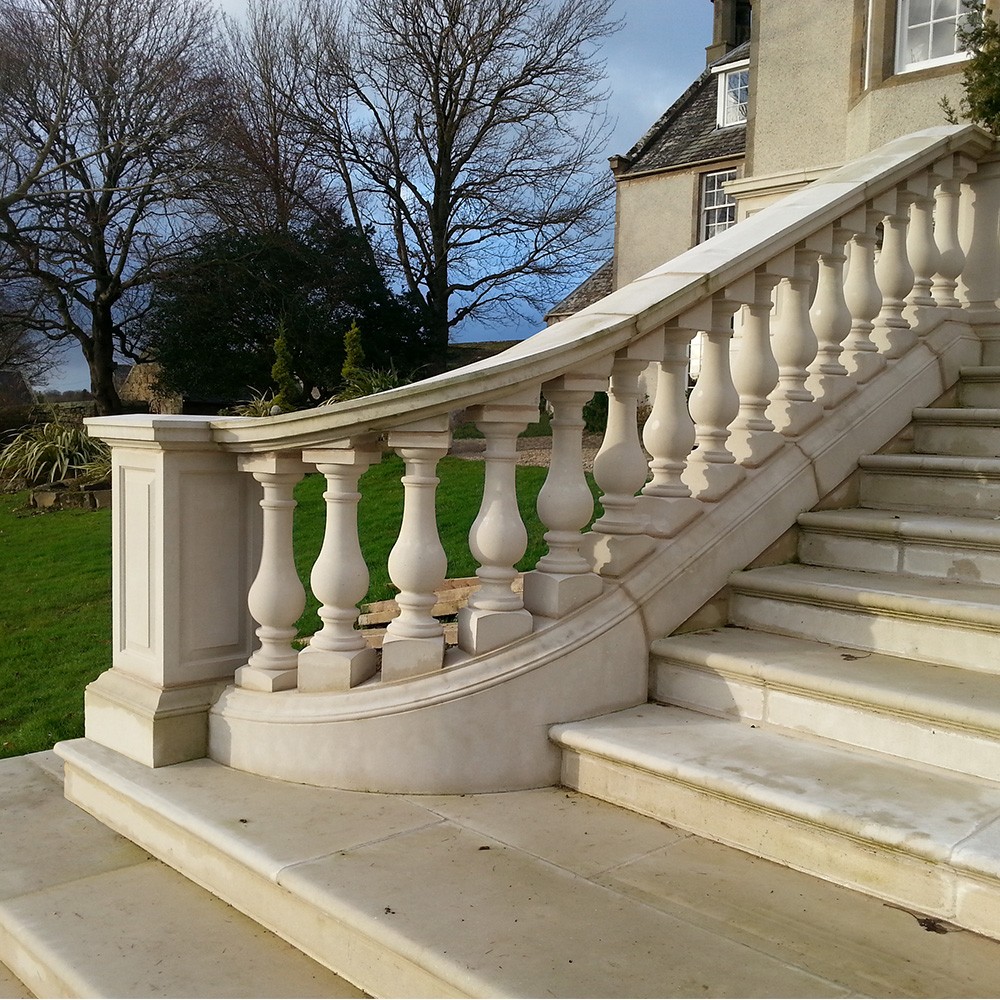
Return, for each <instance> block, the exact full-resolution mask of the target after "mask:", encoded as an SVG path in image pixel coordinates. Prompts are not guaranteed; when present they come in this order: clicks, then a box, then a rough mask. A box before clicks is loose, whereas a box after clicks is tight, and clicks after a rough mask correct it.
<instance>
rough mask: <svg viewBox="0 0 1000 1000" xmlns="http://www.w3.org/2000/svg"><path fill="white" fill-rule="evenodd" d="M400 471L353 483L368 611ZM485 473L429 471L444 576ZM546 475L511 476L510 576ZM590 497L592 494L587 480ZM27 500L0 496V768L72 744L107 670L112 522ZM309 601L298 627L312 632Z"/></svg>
mask: <svg viewBox="0 0 1000 1000" xmlns="http://www.w3.org/2000/svg"><path fill="white" fill-rule="evenodd" d="M402 472H403V463H402V461H401V460H400V459H399V458H398V457H396V456H394V455H390V456H387V457H386V458H385V460H384V461H383V462H382V463H381V464H380V465H378V466H376V467H374V468H372V469H371V470H369V471H368V472H367V473H366V474H365V476H364V478H363V479H362V481H361V492H362V500H361V504H360V507H359V522H360V532H361V540H362V549H363V551H364V553H365V559H366V561H367V562H368V565H369V568H370V570H371V589H370V590H369V593H368V598H367V600H369V601H375V600H384V599H386V598H389V597H391V596H392V595H393V593H394V591H393V589H392V586H391V584H390V583H389V580H388V577H387V574H386V561H387V559H388V555H389V550H390V549H391V548H392V545H393V543H394V542H395V540H396V535H397V533H398V531H399V523H400V520H401V518H402V504H403V487H402V485H401V483H400V482H399V479H400V476H401V475H402ZM483 472H484V465H483V463H482V462H478V461H464V460H462V459H458V458H451V457H449V458H445V459H443V460H442V462H441V463H440V465H439V467H438V473H439V476H440V478H441V485H440V486H439V487H438V529H439V531H440V534H441V540H442V543H443V544H444V547H445V551H446V552H447V553H448V576H449V577H462V576H471V575H473V574H474V573H475V570H476V564H475V562H474V561H473V559H472V556H471V555H470V553H469V551H468V535H469V528H470V527H471V526H472V522H473V521H474V520H475V518H476V514H477V513H478V510H479V501H480V498H481V496H482V488H483ZM545 473H546V470H545V469H542V468H533V467H525V466H520V467H518V469H517V491H518V499H519V503H520V508H521V515H522V517H523V518H524V521H525V525H526V526H527V528H528V535H529V545H528V551H527V553H526V554H525V557H524V559H522V560H521V563H520V565H519V568H520V569H528V568H530V567H531V566H533V565H534V564H535V562H536V561H537V560H538V558H539V556H540V555H541V554H542V552H543V551H544V544H543V542H542V540H541V539H542V531H543V529H542V525H541V524H540V523H539V521H538V518H537V516H536V515H535V497H536V496H537V495H538V491H539V490H540V489H541V486H542V483H543V482H544V480H545ZM324 485H325V484H324V480H323V478H322V477H321V476H318V475H313V476H308V477H307V478H306V479H305V480H304V481H303V482H302V483H301V484H300V485H299V488H298V491H297V493H296V496H297V499H298V500H299V509H298V511H297V512H296V520H295V549H296V559H297V563H298V566H299V573H300V575H301V577H302V579H303V581H304V582H305V583H306V589H307V591H308V589H309V588H308V577H309V570H310V568H311V566H312V563H313V561H314V560H315V558H316V555H317V553H318V552H319V550H320V546H321V545H322V540H323V529H324V517H325V514H324V505H323V500H322V493H323V489H324ZM591 489H592V490H594V492H595V495H596V487H595V486H594V484H593V481H591ZM27 496H28V495H27V493H18V494H0V565H2V566H3V569H4V581H3V584H2V585H0V679H2V681H3V694H2V696H0V757H13V756H17V755H19V754H24V753H31V752H33V751H35V750H43V749H46V748H48V747H51V746H52V745H53V744H54V743H56V742H58V741H59V740H63V739H71V738H73V737H77V736H81V735H82V734H83V688H84V686H85V685H86V684H88V683H89V682H90V681H91V680H93V679H94V678H95V677H97V675H98V674H100V673H101V672H102V671H103V670H106V669H107V668H108V667H109V666H110V665H111V594H110V566H111V516H110V512H109V511H106V510H103V511H56V512H47V513H44V514H42V513H38V512H34V511H32V510H31V509H30V508H28V507H27V506H26V504H27ZM316 608H317V602H316V601H315V600H313V599H312V598H311V597H310V603H309V604H308V605H307V607H306V612H305V614H304V615H303V616H302V619H301V620H300V623H299V627H300V631H301V632H302V633H303V634H310V633H312V632H313V631H315V630H316V628H317V627H318V624H319V619H318V618H317V617H316Z"/></svg>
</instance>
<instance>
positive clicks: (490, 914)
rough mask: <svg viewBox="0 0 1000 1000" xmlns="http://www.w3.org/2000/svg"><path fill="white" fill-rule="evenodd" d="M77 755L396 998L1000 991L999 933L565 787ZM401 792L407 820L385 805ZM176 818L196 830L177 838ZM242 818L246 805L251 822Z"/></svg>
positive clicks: (82, 764) (277, 917)
mask: <svg viewBox="0 0 1000 1000" xmlns="http://www.w3.org/2000/svg"><path fill="white" fill-rule="evenodd" d="M60 752H61V753H63V754H65V755H66V756H67V757H68V758H69V759H70V761H71V763H70V764H69V768H70V771H71V772H75V773H76V776H77V777H78V778H79V777H82V776H83V775H84V773H85V772H90V773H91V776H92V777H97V778H99V781H100V783H101V784H103V785H104V789H105V792H106V794H100V795H99V794H98V788H97V785H89V786H88V785H87V784H86V783H84V784H83V785H77V787H78V788H80V789H82V791H83V793H84V795H85V797H88V798H92V801H91V803H90V804H91V805H92V806H96V805H97V804H98V803H99V802H103V803H104V804H105V806H106V807H107V809H108V810H109V811H110V812H112V813H113V814H114V815H113V816H109V817H107V818H109V819H111V820H112V821H113V822H114V823H115V825H118V826H121V827H126V828H130V829H132V830H133V831H134V832H135V833H139V832H140V831H141V834H142V837H143V839H145V840H146V842H147V845H148V846H150V847H151V848H153V849H154V850H156V851H157V853H159V852H160V851H163V852H164V853H165V855H167V856H169V858H170V860H171V862H172V863H173V864H175V865H177V866H178V867H180V868H182V869H194V870H196V871H197V877H198V878H199V879H200V880H201V881H203V882H205V883H206V884H208V885H209V886H210V887H211V888H213V889H215V890H216V891H219V892H222V893H223V894H241V893H243V891H244V889H246V892H245V897H246V899H245V902H246V904H247V906H248V908H253V907H256V908H257V910H258V911H259V916H262V917H263V918H264V919H266V920H268V921H271V922H275V923H281V922H283V921H286V920H287V921H289V925H288V926H287V927H284V928H283V929H282V933H283V934H285V935H286V936H288V937H289V938H291V939H292V940H296V938H297V937H298V938H303V939H307V940H303V941H301V942H300V941H298V940H296V943H301V944H303V945H308V947H309V948H310V950H311V951H312V952H313V953H314V954H317V952H318V950H325V960H329V961H333V960H334V959H335V958H336V959H337V960H338V961H342V962H344V963H347V964H349V965H350V966H351V968H352V969H353V970H355V971H356V972H357V974H356V975H352V976H351V978H352V979H354V980H355V981H357V982H359V984H360V985H361V986H362V987H363V988H366V989H367V990H368V991H369V992H372V993H374V994H376V995H385V996H400V995H406V996H415V995H436V996H446V995H460V994H461V995H470V994H472V995H488V996H538V995H556V996H691V995H709V996H847V995H851V996H857V995H878V996H883V995H884V996H921V995H939V994H941V993H942V992H948V993H949V995H956V996H961V995H992V994H994V993H995V992H996V990H997V989H998V988H1000V973H998V971H997V970H998V969H1000V945H998V944H996V943H993V942H987V941H985V940H982V939H979V938H976V937H974V936H970V935H965V934H957V933H956V934H951V935H947V936H943V937H940V938H939V936H938V935H930V936H928V935H927V934H926V932H925V931H923V930H922V929H921V928H920V927H919V926H918V924H917V922H916V921H915V920H914V919H913V918H912V917H911V916H910V915H909V914H906V913H903V912H902V911H900V910H893V909H888V908H886V907H884V906H883V905H881V904H880V903H878V902H876V901H873V900H871V899H868V898H865V897H862V896H859V895H857V894H855V893H852V892H849V891H847V890H842V889H836V888H834V887H832V886H830V885H829V884H827V883H822V882H819V881H817V880H813V879H810V878H807V877H806V876H803V875H799V874H797V873H794V872H790V871H788V870H787V869H782V868H780V867H779V866H774V865H770V864H767V863H766V862H762V861H757V860H754V859H751V858H748V857H747V856H745V855H742V854H740V853H738V852H733V851H730V850H728V849H726V848H721V847H718V846H717V845H712V844H708V843H705V842H703V841H699V840H697V839H696V838H691V837H689V836H687V835H685V834H683V833H681V832H680V831H678V830H677V829H671V828H669V827H667V826H664V825H663V824H662V823H659V822H657V821H656V820H653V819H647V818H644V817H641V816H637V815H635V814H634V813H627V812H624V811H622V810H618V809H615V808H614V807H612V806H609V805H607V804H605V803H601V802H597V801H595V800H593V799H591V798H587V797H585V796H580V795H577V794H575V793H573V792H567V791H566V790H565V789H555V788H553V789H540V790H535V791H525V792H515V793H507V794H501V795H482V796H479V795H476V796H414V797H410V798H400V797H397V796H384V795H352V794H349V793H338V792H335V791H331V790H322V789H310V788H306V787H304V786H301V785H284V784H282V783H278V782H274V781H270V780H267V779H263V778H257V777H252V776H248V775H236V774H234V773H233V772H232V771H229V770H228V769H226V768H223V767H220V766H218V765H215V764H211V763H209V762H191V763H188V764H180V765H176V766H174V767H171V768H162V769H158V770H156V771H151V770H149V769H146V768H142V767H139V766H136V765H135V764H133V763H132V762H130V761H128V760H126V759H124V758H121V757H118V756H117V755H115V754H111V753H108V752H106V751H103V750H102V748H100V747H96V746H94V745H92V744H87V743H85V742H82V741H77V742H74V743H72V744H64V745H61V748H60ZM300 796H301V797H303V803H304V808H302V809H299V808H297V807H296V801H297V800H298V799H299V797H300ZM324 801H325V803H326V808H325V810H324V809H323V805H322V803H323V802H324ZM387 807H390V808H391V809H392V810H394V812H393V815H394V816H395V817H396V820H397V825H395V826H392V825H391V824H390V825H389V826H387V825H386V824H385V822H384V821H383V820H384V818H385V816H386V813H385V812H384V810H385V809H386V808H387ZM404 808H405V810H407V812H406V813H405V814H404V813H402V812H400V811H399V810H401V809H404ZM140 813H142V814H144V817H142V816H140ZM177 813H180V814H182V815H183V822H184V824H185V826H186V827H187V829H188V831H194V832H195V835H194V836H191V835H190V834H189V833H186V834H185V835H184V836H182V837H180V838H177V837H175V836H174V835H173V830H174V821H173V816H174V815H175V814H177ZM237 814H238V815H239V816H240V817H241V818H243V819H245V820H246V821H247V822H245V823H238V822H237V823H233V822H232V817H233V816H234V815H237ZM324 814H325V816H326V822H323V821H322V820H320V819H319V817H320V816H322V815H324ZM331 825H332V831H328V829H327V827H328V826H331ZM223 829H226V830H227V834H226V835H225V836H223V835H222V834H221V832H220V831H221V830H223ZM282 829H283V830H284V831H285V834H286V840H285V841H284V842H283V841H282V840H281V836H280V833H281V830H282ZM266 831H270V833H268V832H266ZM262 833H263V836H262V835H261V834H262ZM153 842H155V844H154V843H153ZM251 842H255V843H256V844H258V845H259V844H264V845H265V847H264V849H263V850H258V847H257V846H253V847H250V846H248V845H249V844H250V843H251ZM289 848H290V850H289ZM268 852H271V853H272V857H271V858H270V859H269V858H268V857H267V856H266V855H267V853H268ZM295 855H297V856H298V858H299V860H298V861H295V860H293V856H295ZM254 879H256V880H257V881H256V882H254V884H253V886H251V882H253V880H254ZM265 883H268V884H270V885H271V886H272V892H271V893H268V892H265V891H264V890H263V889H262V888H261V886H263V885H264V884H265ZM295 902H297V903H298V907H299V908H296V906H294V905H293V903H295ZM824 914H825V916H824ZM255 915H258V914H255ZM824 920H825V922H826V925H827V926H828V927H829V928H830V929H831V930H830V932H829V933H826V934H824V933H823V931H822V928H823V922H824ZM929 938H933V941H930V940H929ZM318 957H324V956H322V955H318ZM432 983H434V984H435V986H434V988H433V989H432V988H431V984H432ZM944 983H949V984H951V989H950V990H947V991H946V990H943V989H942V984H944Z"/></svg>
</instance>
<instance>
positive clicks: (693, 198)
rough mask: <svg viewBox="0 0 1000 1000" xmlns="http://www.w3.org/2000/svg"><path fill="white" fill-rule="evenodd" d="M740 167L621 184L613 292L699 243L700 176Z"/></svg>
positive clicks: (724, 165)
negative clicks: (614, 289)
mask: <svg viewBox="0 0 1000 1000" xmlns="http://www.w3.org/2000/svg"><path fill="white" fill-rule="evenodd" d="M741 162H742V161H740V160H732V161H725V162H720V163H713V164H703V165H701V166H699V167H698V168H697V170H679V171H676V172H673V173H661V174H649V175H647V176H645V177H634V178H622V179H620V180H619V182H618V185H617V195H616V197H617V202H616V209H615V210H616V219H615V259H616V264H617V270H616V272H615V288H621V287H622V286H623V285H626V284H628V283H629V282H630V281H633V280H635V279H636V278H638V277H639V276H640V275H643V274H645V273H646V272H647V271H651V270H652V269H653V268H654V267H659V266H660V265H661V264H663V263H665V262H666V261H668V260H670V259H671V258H673V257H676V256H677V255H678V254H681V253H683V252H684V251H685V250H690V249H691V247H692V246H694V244H695V243H696V242H697V240H698V232H697V227H698V187H699V184H700V180H699V178H700V176H701V173H705V172H713V171H716V170H728V169H731V168H732V167H736V168H737V170H738V172H742V170H741Z"/></svg>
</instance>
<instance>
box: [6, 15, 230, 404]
mask: <svg viewBox="0 0 1000 1000" xmlns="http://www.w3.org/2000/svg"><path fill="white" fill-rule="evenodd" d="M215 38H216V35H215V15H214V12H213V11H212V8H211V7H209V6H208V5H207V3H205V2H203V0H0V66H3V67H5V70H4V72H2V73H0V136H3V137H4V139H5V140H6V141H5V144H4V145H3V147H2V148H0V158H2V165H0V176H2V177H3V178H4V190H5V191H8V194H9V196H8V197H5V198H4V199H0V240H2V241H3V242H4V243H5V244H6V245H7V246H8V247H9V249H10V250H11V251H12V253H13V255H14V257H15V258H16V261H17V266H18V268H19V269H20V276H21V278H22V280H28V281H31V282H33V283H34V285H35V287H36V289H37V291H38V295H39V302H40V305H39V308H38V309H36V310H35V312H34V315H33V322H34V323H35V325H36V326H37V327H38V328H39V329H41V330H43V331H44V332H46V333H48V334H51V335H53V336H58V337H63V338H73V339H75V340H76V341H77V342H78V344H79V346H80V347H81V349H82V351H83V353H84V356H85V357H86V359H87V362H88V365H89V368H90V375H91V388H92V392H93V394H94V397H95V399H96V400H97V404H98V409H99V411H100V412H102V413H110V412H115V411H116V410H117V409H119V408H120V400H119V398H118V394H117V391H116V390H115V386H114V382H113V379H112V376H113V372H114V368H115V351H116V348H117V349H119V350H121V349H123V348H127V336H126V327H127V321H128V318H129V317H128V310H129V309H130V308H132V307H133V306H134V305H135V304H136V303H141V301H142V289H143V288H144V287H145V286H146V285H148V283H149V282H150V281H151V280H153V279H154V278H155V276H156V275H157V274H159V273H161V272H162V270H163V268H164V267H166V266H169V263H170V261H171V259H172V257H173V255H174V254H176V253H177V252H179V251H180V250H182V249H183V248H184V247H185V246H186V242H187V239H188V237H189V236H190V235H191V233H192V232H194V231H195V230H196V229H197V228H198V225H199V223H200V221H201V220H200V218H199V215H198V212H197V207H196V203H195V201H194V199H195V197H196V195H197V194H198V193H199V192H200V190H201V188H202V187H203V186H204V185H205V184H207V183H208V182H209V180H210V178H211V176H212V170H211V152H212V150H211V142H210V135H211V132H210V129H209V128H208V125H209V123H210V121H211V119H212V115H213V111H214V110H215V109H217V108H218V106H219V102H220V81H219V76H218V73H217V71H216V68H215V64H214V58H215V51H216V50H215ZM14 192H16V197H15V196H13V193H14Z"/></svg>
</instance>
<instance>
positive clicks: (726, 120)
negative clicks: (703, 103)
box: [713, 59, 750, 128]
mask: <svg viewBox="0 0 1000 1000" xmlns="http://www.w3.org/2000/svg"><path fill="white" fill-rule="evenodd" d="M713 72H714V73H715V74H716V76H717V77H718V80H719V92H718V98H717V102H718V103H717V106H716V114H715V123H716V125H717V126H718V127H719V128H730V127H732V126H733V125H742V124H744V122H746V120H747V107H748V105H749V103H750V60H749V59H743V60H741V61H740V62H736V63H730V64H729V65H727V66H721V67H720V68H719V69H716V70H713ZM735 77H745V78H746V91H747V101H746V103H745V104H742V105H741V104H739V103H737V102H734V101H732V100H731V99H730V93H731V91H730V87H729V81H730V80H732V79H734V78H735Z"/></svg>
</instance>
